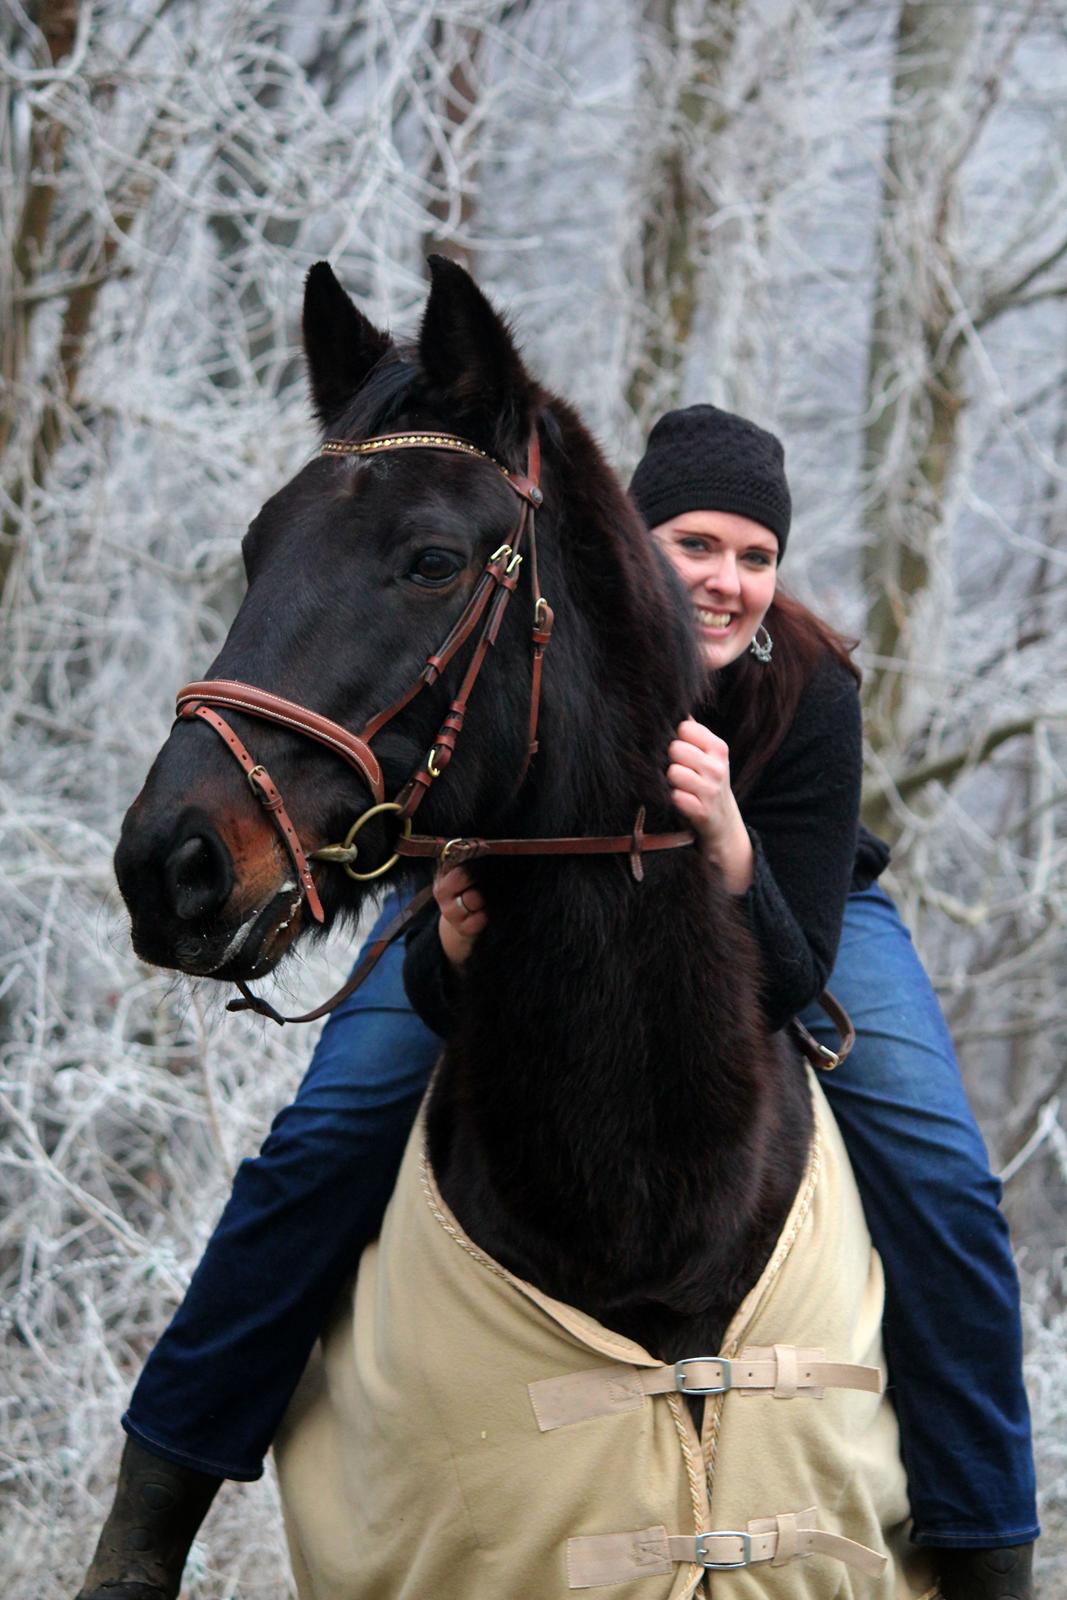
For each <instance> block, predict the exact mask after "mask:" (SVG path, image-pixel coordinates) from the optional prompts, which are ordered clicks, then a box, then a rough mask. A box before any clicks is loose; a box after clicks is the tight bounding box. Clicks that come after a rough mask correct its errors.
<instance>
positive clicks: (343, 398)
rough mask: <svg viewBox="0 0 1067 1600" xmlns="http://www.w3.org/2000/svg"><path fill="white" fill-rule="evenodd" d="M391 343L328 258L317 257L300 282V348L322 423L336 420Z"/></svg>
mask: <svg viewBox="0 0 1067 1600" xmlns="http://www.w3.org/2000/svg"><path fill="white" fill-rule="evenodd" d="M392 342H393V341H392V340H391V339H390V337H389V335H388V334H387V333H382V332H381V330H380V329H378V328H376V327H375V326H374V324H373V322H369V321H368V320H367V318H366V317H365V316H364V315H363V313H362V311H360V310H359V309H358V308H357V307H356V306H355V305H353V303H352V301H351V300H350V299H349V297H348V295H347V294H345V291H344V290H343V289H342V288H341V285H340V284H339V283H338V281H337V279H336V278H335V277H334V274H333V269H332V267H331V266H330V265H329V263H328V262H326V261H316V263H315V265H314V266H313V267H312V269H311V271H310V272H309V273H308V275H307V283H306V285H305V287H304V353H305V355H306V356H307V363H308V377H309V380H310V383H311V399H312V403H313V404H314V407H315V415H316V416H317V417H318V419H319V421H320V422H321V423H322V425H323V427H324V428H328V427H329V426H330V424H331V423H333V422H336V421H337V418H338V417H339V416H340V415H341V413H342V412H343V411H344V410H345V408H346V407H347V406H348V404H349V401H350V400H351V399H352V397H353V395H354V394H355V393H356V391H357V389H359V388H360V387H361V386H362V384H363V382H364V380H365V379H366V377H367V375H368V373H369V372H370V370H371V368H372V367H373V366H374V365H375V364H376V363H377V362H378V361H380V360H381V358H382V356H384V354H385V352H386V351H387V350H388V349H389V347H390V345H391V344H392Z"/></svg>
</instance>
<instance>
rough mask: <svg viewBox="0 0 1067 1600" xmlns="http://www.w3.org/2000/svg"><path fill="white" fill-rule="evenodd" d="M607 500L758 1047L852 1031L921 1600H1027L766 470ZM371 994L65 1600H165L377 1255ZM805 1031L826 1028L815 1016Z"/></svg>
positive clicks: (259, 1169) (1013, 1410)
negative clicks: (937, 1596) (672, 590)
mask: <svg viewBox="0 0 1067 1600" xmlns="http://www.w3.org/2000/svg"><path fill="white" fill-rule="evenodd" d="M631 492H632V494H633V496H634V499H635V501H636V503H637V505H638V508H639V509H640V511H641V512H642V514H643V515H644V517H645V520H646V522H647V523H648V524H649V526H650V528H651V529H652V536H653V538H654V539H655V540H656V542H657V544H658V545H659V546H660V548H661V549H662V551H663V553H664V555H665V557H666V559H667V560H668V561H669V562H670V564H671V566H672V567H673V569H674V571H675V573H676V574H677V576H678V578H679V579H680V581H681V584H682V586H683V588H684V590H685V592H686V594H687V595H688V597H689V599H690V602H691V604H692V607H693V616H694V625H695V627H696V629H697V635H698V638H699V640H700V644H701V648H702V651H703V655H704V659H705V661H706V663H707V666H708V668H709V672H711V673H712V674H714V676H713V677H712V678H711V679H710V680H709V701H708V704H707V705H706V706H705V707H703V708H700V717H699V719H698V718H696V717H691V718H689V719H687V720H686V721H685V722H683V723H682V725H681V726H680V727H679V729H678V731H677V737H676V739H675V740H674V741H673V743H672V744H671V746H670V749H669V752H668V759H669V763H670V765H669V768H668V777H669V780H670V783H671V786H672V791H673V796H674V800H675V803H676V805H677V807H678V809H679V811H680V812H681V813H682V814H683V815H684V816H685V817H686V818H687V819H688V820H689V822H690V824H691V826H692V827H693V829H694V831H695V832H696V833H697V834H698V836H699V840H700V844H701V848H703V849H704V850H705V852H706V853H707V855H708V856H709V858H710V859H711V860H712V861H714V862H715V863H716V864H717V865H718V866H719V868H720V870H721V872H722V874H723V878H724V881H725V883H726V885H727V887H728V888H729V889H730V890H731V891H732V892H733V893H734V894H736V895H737V896H739V897H740V898H741V900H742V902H743V904H744V906H745V908H746V910H747V912H748V915H749V917H750V920H751V923H752V927H753V931H754V933H755V936H756V939H757V942H758V944H759V946H760V949H761V952H762V955H763V966H764V971H765V981H764V988H763V1004H764V1009H765V1011H766V1014H767V1017H768V1021H769V1022H770V1024H771V1026H772V1027H775V1028H777V1027H781V1026H784V1025H785V1023H786V1022H787V1021H788V1020H789V1019H790V1018H791V1017H792V1016H793V1015H795V1014H796V1013H797V1012H798V1011H803V1010H804V1008H805V1007H809V1006H810V1005H811V1002H812V1001H813V1000H814V998H815V996H817V995H818V994H819V992H820V991H821V989H822V988H823V986H824V984H825V983H826V981H827V978H828V976H829V977H830V983H831V986H832V987H833V989H834V991H835V993H837V995H838V996H839V998H840V999H842V1000H843V1001H844V1003H845V1005H846V1007H847V1009H848V1010H849V1011H850V1013H851V1014H852V1017H853V1020H854V1022H855V1023H856V1026H857V1034H858V1038H857V1044H856V1046H855V1048H854V1050H853V1052H852V1055H851V1056H850V1058H849V1059H848V1061H847V1062H846V1063H845V1064H844V1065H843V1066H842V1067H841V1068H839V1069H838V1071H837V1072H835V1073H833V1074H830V1075H829V1076H827V1077H825V1078H824V1080H823V1083H824V1087H825V1089H826V1092H827V1095H828V1096H829V1098H830V1101H831V1104H832V1105H833V1108H834V1110H835V1113H836V1115H837V1117H838V1120H839V1122H840V1123H841V1126H842V1131H843V1133H844V1135H845V1140H846V1143H847V1145H848V1148H849V1153H850V1155H851V1157H852V1161H853V1165H854V1167H855V1170H856V1176H857V1179H858V1182H859V1185H860V1189H861V1192H862V1194H863V1199H864V1205H865V1208H866V1210H867V1215H868V1220H869V1223H870V1227H871V1232H872V1234H873V1236H874V1240H875V1243H876V1245H877V1246H878V1248H879V1250H880V1252H881V1254H882V1257H883V1261H884V1263H885V1267H886V1277H887V1311H886V1330H885V1332H886V1351H887V1357H888V1361H889V1366H890V1373H891V1379H892V1381H893V1383H894V1396H895V1400H896V1406H897V1411H898V1415H899V1418H900V1424H901V1440H902V1449H903V1452H904V1457H905V1465H906V1467H907V1471H908V1479H909V1486H910V1490H911V1495H912V1509H913V1515H914V1521H915V1528H914V1537H915V1538H916V1539H917V1540H918V1541H919V1542H920V1543H923V1544H928V1545H932V1546H936V1547H938V1548H939V1549H940V1551H941V1555H940V1556H939V1563H940V1566H941V1573H942V1588H943V1593H944V1596H945V1600H1025V1597H1027V1596H1029V1595H1031V1594H1032V1589H1031V1584H1030V1577H1029V1572H1030V1558H1031V1550H1032V1541H1033V1540H1034V1538H1035V1537H1036V1535H1037V1531H1038V1530H1037V1523H1036V1515H1035V1509H1034V1483H1033V1466H1032V1460H1031V1452H1030V1440H1029V1421H1028V1414H1027V1406H1026V1399H1025V1394H1024V1392H1023V1388H1022V1382H1021V1376H1020V1364H1021V1336H1020V1327H1019V1312H1018V1288H1017V1283H1016V1278H1015V1272H1014V1266H1013V1263H1012V1259H1011V1253H1010V1247H1009V1244H1008V1239H1007V1230H1006V1227H1005V1224H1004V1221H1003V1218H1002V1216H1001V1214H1000V1212H999V1210H998V1207H997V1202H998V1199H999V1186H998V1184H997V1182H996V1180H995V1179H994V1178H993V1177H992V1175H991V1174H990V1172H989V1167H988V1159H987V1157H986V1153H985V1150H984V1147H983V1144H982V1140H981V1136H980V1135H979V1133H978V1130H977V1128H976V1126H975V1124H974V1121H973V1118H972V1116H971V1114H970V1111H969V1109H968V1107H967V1102H966V1098H965V1096H964V1093H963V1089H962V1084H961V1082H960V1077H959V1071H958V1067H957V1065H956V1062H955V1058H954V1056H953V1052H952V1046H951V1042H950V1041H949V1038H948V1035H947V1031H946V1029H945V1025H944V1022H943V1019H942V1018H941V1014H940V1011H939V1009H938V1007H937V1002H936V999H935V998H934V995H933V991H932V989H931V988H930V985H929V982H928V980H927V978H926V976H925V974H924V973H923V971H922V968H921V966H920V965H919V963H918V960H917V958H916V956H915V954H914V951H913V949H912V946H911V941H910V938H909V936H908V933H907V931H906V929H905V928H904V927H903V925H902V924H901V922H900V920H899V918H898V916H897V914H896V911H895V909H894V907H893V905H892V902H891V901H890V900H889V899H888V898H887V897H886V896H885V895H884V894H883V893H882V891H881V890H880V889H879V888H878V887H877V884H876V879H877V877H878V875H879V873H880V872H881V871H882V870H883V868H884V866H885V864H886V860H887V856H888V852H887V851H886V849H885V846H884V845H882V844H881V843H880V842H879V841H877V840H875V839H873V838H872V837H871V836H870V835H867V834H865V833H863V832H862V830H860V833H859V838H858V842H857V811H858V797H859V777H860V758H861V751H860V744H861V739H860V723H859V702H858V696H857V687H856V675H855V672H854V669H853V668H852V667H851V664H850V662H849V660H848V654H847V650H846V648H845V646H844V645H843V643H842V642H841V640H840V639H838V638H837V636H836V635H834V634H833V633H832V632H831V631H830V630H829V629H828V628H826V627H825V625H824V624H822V623H820V622H819V621H818V620H817V619H816V618H814V617H813V616H812V615H811V613H809V612H807V611H806V610H805V609H804V608H803V607H801V606H799V605H797V603H796V602H794V601H791V600H789V599H788V598H787V597H786V596H785V595H783V594H782V593H781V592H780V591H779V590H778V588H777V568H778V563H779V562H780V560H781V558H782V556H783V555H784V552H785V547H786V541H787V538H788V533H789V525H790V516H791V504H790V497H789V490H788V486H787V483H786V478H785V472H784V467H783V456H782V449H781V445H780V444H779V442H778V440H777V439H775V438H774V437H773V436H772V435H770V434H768V433H765V432H764V431H763V430H762V429H760V428H757V427H755V425H754V424H752V423H750V422H747V421H745V420H744V419H743V418H740V417H735V416H732V415H731V414H729V413H727V412H723V411H720V410H717V409H716V408H715V407H712V406H693V407H690V408H688V409H687V410H684V411H676V412H670V413H668V414H667V416H665V417H663V418H662V419H661V420H660V421H659V422H658V423H657V424H656V427H655V428H654V429H653V430H652V434H651V437H650V439H649V444H648V449H647V451H646V453H645V456H644V457H643V459H642V461H641V463H640V464H639V466H638V469H637V472H636V474H635V477H634V480H633V484H632V485H631ZM436 893H437V899H438V905H439V908H440V914H439V916H438V917H437V918H435V919H434V920H433V921H429V922H427V923H426V924H425V925H424V926H423V927H422V928H421V929H420V930H419V931H418V932H417V933H416V934H415V935H414V936H413V937H412V939H411V940H410V942H409V949H408V954H407V960H406V967H405V974H404V976H405V980H406V982H407V985H408V989H409V992H410V993H411V995H412V997H413V999H414V1001H415V1004H416V1007H417V1009H418V1010H419V1012H420V1013H421V1015H422V1017H423V1018H424V1019H425V1020H426V1021H427V1022H428V1023H429V1024H430V1026H431V1027H436V1029H437V1030H438V1032H439V1033H443V1032H446V1031H447V1029H448V1026H449V1017H450V1012H451V1008H452V1007H453V1005H454V1004H455V1003H456V1000H457V996H458V995H459V992H460V990H461V986H462V967H463V963H464V961H465V959H466V957H467V955H468V954H469V952H470V950H471V948H472V944H473V941H474V940H475V939H476V938H477V936H478V934H479V933H480V932H481V931H482V929H483V928H484V926H485V921H486V912H485V909H484V906H483V903H482V901H481V898H480V896H479V895H478V892H477V889H476V888H475V887H474V885H473V884H472V882H471V880H470V879H469V878H468V877H467V876H466V875H465V874H464V873H463V871H462V869H455V870H453V871H452V872H449V873H446V874H444V875H443V876H442V877H441V879H440V880H439V882H438V884H437V888H436ZM392 909H393V908H392V907H387V909H386V913H385V915H386V916H389V915H391V913H392ZM842 916H843V930H842ZM839 938H840V949H839V951H838V941H839ZM835 951H838V954H837V963H836V966H835V965H834V955H835ZM399 965H400V956H399V953H398V952H397V953H394V954H393V955H392V956H390V957H387V958H386V959H385V960H383V962H382V963H381V964H380V966H379V967H378V969H377V970H376V972H375V973H374V975H373V976H372V978H371V979H370V980H369V982H368V983H367V984H366V985H365V986H364V988H363V989H362V990H360V991H359V992H358V993H357V994H356V995H355V996H354V997H352V999H351V1000H350V1001H349V1002H348V1003H347V1004H346V1005H345V1006H343V1007H341V1008H339V1010H338V1011H337V1012H335V1013H334V1015H333V1017H332V1018H331V1019H330V1022H329V1023H328V1024H327V1026H326V1028H325V1029H324V1031H323V1034H322V1037H321V1040H320V1042H319V1045H318V1048H317V1049H316V1051H315V1055H314V1057H313V1060H312V1063H311V1067H310V1068H309V1071H308V1074H307V1077H306V1078H305V1080H304V1083H303V1085H302V1086H301V1089H300V1091H299V1093H298V1095H297V1098H296V1101H295V1102H294V1104H293V1105H292V1106H290V1107H288V1108H286V1110H285V1111H283V1112H282V1113H281V1115H280V1116H279V1117H278V1118H277V1119H276V1121H275V1123H274V1126H273V1128H272V1130H271V1133H270V1136H269V1138H268V1140H267V1142H266V1144H265V1145H264V1148H263V1151H262V1153H261V1154H260V1156H259V1157H258V1158H257V1159H256V1160H254V1161H248V1162H245V1163H244V1164H243V1165H242V1167H241V1169H240V1170H239V1172H238V1175H237V1178H236V1181H235V1184H234V1192H233V1195H232V1197H231V1200H230V1202H229V1204H228V1206H227V1208H226V1211H225V1212H224V1214H223V1217H222V1220H221V1222H220V1224H219V1227H218V1228H217V1230H216V1232H215V1234H214V1236H213V1238H212V1240H211V1243H210V1244H209V1246H208V1249H207V1252H206V1253H205V1256H204V1259H203V1261H202V1262H201V1264H200V1266H199V1268H198V1269H197V1272H196V1274H195V1276H194V1278H193V1281H192V1283H191V1285H190V1288H189V1292H188V1294H187V1296H186V1298H185V1301H184V1302H183V1304H182V1306H181V1307H180V1308H179V1311H178V1313H177V1315H176V1316H175V1318H174V1321H173V1322H172V1324H171V1326H170V1328H169V1329H168V1330H167V1332H166V1334H165V1335H164V1337H163V1338H162V1340H161V1341H160V1343H159V1345H157V1347H156V1349H155V1351H154V1352H153V1354H152V1356H151V1357H150V1359H149V1361H148V1364H147V1365H146V1368H145V1371H144V1373H143V1374H142V1377H141V1380H140V1382H139V1383H138V1385H137V1388H136V1390H135V1392H134V1396H133V1399H132V1402H131V1405H130V1409H129V1411H128V1412H127V1414H126V1416H125V1418H124V1419H123V1422H124V1426H125V1428H126V1431H127V1433H128V1434H129V1436H130V1437H129V1440H128V1442H127V1446H126V1453H125V1455H124V1459H123V1469H122V1473H121V1476H120V1482H119V1489H118V1494H117V1497H116V1502H115V1507H114V1509H113V1511H112V1514H111V1516H110V1518H109V1520H108V1523H107V1525H106V1526H105V1529H104V1532H103V1535H102V1536H101V1541H100V1546H99V1548H98V1550H97V1554H96V1557H95V1559H94V1562H93V1565H92V1568H91V1569H90V1573H89V1575H88V1577H87V1580H86V1584H85V1587H84V1589H83V1591H82V1596H83V1600H103V1597H105V1596H106V1597H108V1600H163V1597H168V1600H169V1597H172V1596H174V1595H176V1594H177V1591H178V1586H179V1581H180V1574H181V1568H182V1565H183V1563H184V1559H185V1554H186V1552H187V1550H188V1546H189V1543H190V1541H191V1539H192V1537H193V1534H194V1533H195V1531H196V1528H197V1526H198V1525H199V1522H200V1520H201V1519H202V1517H203V1515H204V1512H205V1511H206V1509H207V1506H208V1505H209V1503H210V1500H211V1498H212V1495H213V1494H214V1492H215V1489H216V1488H217V1486H218V1483H219V1481H220V1480H221V1479H222V1478H223V1477H234V1478H254V1477H258V1476H259V1473H260V1472H261V1471H262V1457H263V1454H264V1452H265V1450H266V1448H267V1447H268V1445H269V1442H270V1439H271V1437H272V1436H273V1434H274V1431H275V1428H276V1426H277V1423H278V1422H279V1420H280V1418H281V1415H282V1412H283V1411H284V1409H285V1406H286V1404H287V1403H288V1399H289V1396H290V1394H291V1392H292V1389H293V1387H294V1385H295V1383H296V1381H297V1379H298V1377H299V1375H300V1372H301V1371H302V1369H303V1366H304V1363H305V1361H306V1359H307V1355H308V1353H309V1351H310V1348H311V1345H312V1344H313V1342H314V1339H315V1337H316V1335H317V1332H318V1329H319V1328H320V1327H321V1325H322V1323H323V1321H324V1319H325V1315H326V1312H327V1310H328V1308H329V1305H330V1303H331V1301H332V1300H333V1298H334V1296H335V1295H336V1293H337V1292H338V1290H339V1288H340V1286H341V1284H342V1282H343V1280H344V1278H345V1277H346V1276H347V1275H348V1274H349V1273H350V1272H351V1270H352V1266H353V1263H354V1262H355V1260H356V1258H357V1256H358V1254H359V1251H360V1250H361V1248H362V1246H363V1244H364V1243H366V1241H367V1240H368V1239H369V1238H371V1237H372V1236H373V1235H374V1234H375V1233H376V1231H377V1228H378V1225H379V1223H380V1219H381V1214H382V1211H383V1209H384V1206H385V1203H386V1200H387V1198H388V1194H389V1192H390V1190H391V1187H392V1184H393V1179H394V1176H395V1173H396V1169H397V1166H398V1164H399V1159H400V1153H401V1150H402V1148H403V1145H404V1143H405V1141H406V1138H407V1134H408V1132H409V1129H410V1126H411V1123H412V1120H413V1117H414V1114H415V1110H416V1107H417V1105H418V1102H419V1099H420V1097H421V1094H422V1091H423V1089H424V1087H425V1083H426V1080H427V1076H428V1073H429V1070H430V1068H431V1066H432V1064H433V1061H434V1059H435V1057H436V1054H437V1050H438V1039H437V1037H436V1035H435V1034H434V1033H433V1032H431V1031H430V1029H429V1028H428V1027H427V1026H425V1025H424V1022H423V1021H420V1020H419V1017H416V1016H415V1015H414V1014H413V1012H412V1011H411V1009H410V1006H409V1005H408V1004H407V1001H406V1000H405V997H404V993H403V990H402V988H401V984H400V974H399ZM831 967H833V973H832V976H830V970H831ZM803 1020H804V1021H805V1022H806V1024H807V1025H808V1026H809V1027H810V1028H811V1029H812V1031H814V1032H816V1033H818V1032H819V1031H820V1030H821V1029H822V1028H823V1027H824V1023H823V1022H822V1020H821V1017H820V1015H819V1013H818V1012H817V1010H816V1011H815V1012H814V1014H810V1013H809V1012H808V1011H804V1016H803ZM354 1178H355V1179H356V1180H357V1181H353V1180H354ZM916 1264H918V1265H919V1266H920V1267H921V1272H922V1282H921V1286H920V1284H919V1283H918V1282H917V1281H916V1280H917V1278H918V1274H917V1273H916V1272H915V1271H914V1268H915V1266H916ZM265 1284H267V1285H269V1295H268V1293H267V1292H265V1289H264V1285H265Z"/></svg>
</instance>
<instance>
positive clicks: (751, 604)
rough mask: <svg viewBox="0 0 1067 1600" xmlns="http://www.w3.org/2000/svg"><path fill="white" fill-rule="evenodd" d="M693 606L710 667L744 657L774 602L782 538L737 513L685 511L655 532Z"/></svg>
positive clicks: (662, 523)
mask: <svg viewBox="0 0 1067 1600" xmlns="http://www.w3.org/2000/svg"><path fill="white" fill-rule="evenodd" d="M652 537H653V538H654V539H655V540H656V542H657V543H658V544H659V545H660V547H661V548H662V550H663V551H664V553H665V554H666V556H667V558H668V560H669V561H670V563H671V566H672V567H673V568H674V570H675V572H676V573H677V574H678V576H679V578H680V579H681V580H682V585H683V587H684V589H685V592H686V594H687V595H688V596H689V601H690V604H691V605H692V607H693V620H694V622H695V624H696V630H697V638H698V639H699V640H700V647H701V651H702V653H703V656H704V661H705V664H706V665H707V666H708V667H709V668H710V667H725V666H727V665H728V664H729V663H730V662H731V661H736V660H737V658H738V657H739V656H740V655H742V654H743V653H744V651H746V650H747V649H748V647H749V645H750V644H751V643H752V640H753V639H754V638H755V636H756V630H757V628H758V627H759V625H760V623H761V622H762V621H763V619H764V617H765V616H766V615H767V609H768V607H769V606H770V603H771V601H772V600H773V599H774V588H775V584H776V583H777V581H778V539H777V537H776V535H775V534H773V533H771V531H770V529H769V528H765V527H763V526H762V524H761V523H759V522H753V521H751V519H750V518H748V517H739V516H735V515H734V513H733V512H732V511H686V512H685V513H684V514H683V515H682V516H680V517H672V518H671V520H670V521H669V522H661V523H660V524H659V525H658V527H655V528H653V529H652Z"/></svg>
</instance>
